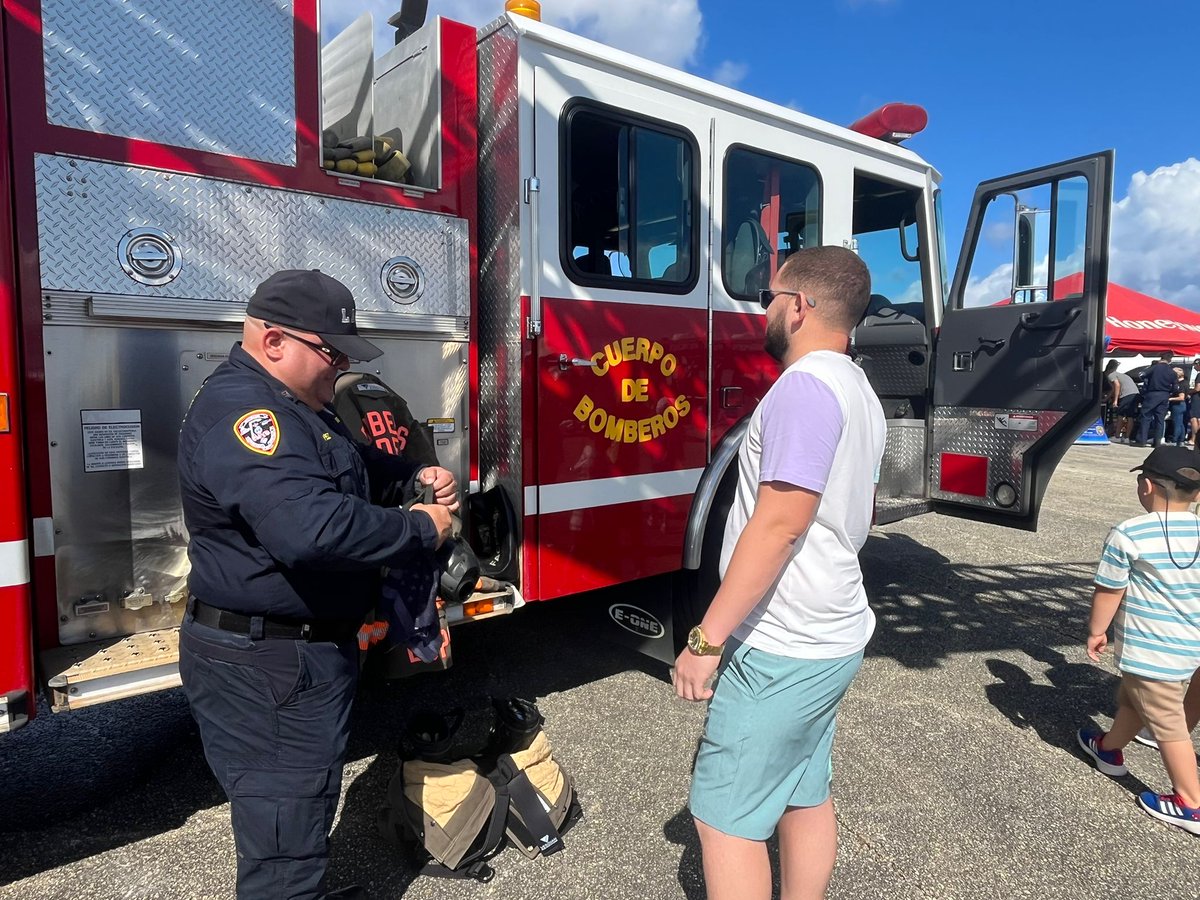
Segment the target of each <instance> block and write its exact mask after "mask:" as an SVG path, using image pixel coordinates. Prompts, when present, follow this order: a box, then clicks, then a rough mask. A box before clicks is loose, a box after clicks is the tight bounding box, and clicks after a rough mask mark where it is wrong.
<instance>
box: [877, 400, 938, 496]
mask: <svg viewBox="0 0 1200 900" xmlns="http://www.w3.org/2000/svg"><path fill="white" fill-rule="evenodd" d="M925 471H926V466H925V421H924V420H923V419H891V420H889V421H888V423H887V438H886V440H885V442H884V445H883V461H882V463H881V464H880V467H879V487H878V490H877V491H876V494H875V498H876V501H880V500H889V499H893V498H899V497H905V498H923V497H924V496H925Z"/></svg>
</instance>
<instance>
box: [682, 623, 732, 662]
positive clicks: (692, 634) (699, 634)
mask: <svg viewBox="0 0 1200 900" xmlns="http://www.w3.org/2000/svg"><path fill="white" fill-rule="evenodd" d="M687 645H688V649H689V650H691V651H692V652H693V653H695V654H696V655H697V656H720V655H721V651H722V650H724V649H725V645H724V644H710V643H709V642H708V640H707V639H706V638H705V637H704V632H703V631H701V630H700V626H699V625H697V626H696V627H695V628H693V629H692V630H691V631H689V632H688V639H687Z"/></svg>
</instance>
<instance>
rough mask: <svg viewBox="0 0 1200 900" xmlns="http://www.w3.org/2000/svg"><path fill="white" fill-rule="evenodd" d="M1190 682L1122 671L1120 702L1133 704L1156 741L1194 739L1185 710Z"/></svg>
mask: <svg viewBox="0 0 1200 900" xmlns="http://www.w3.org/2000/svg"><path fill="white" fill-rule="evenodd" d="M1187 686H1188V683H1187V682H1186V681H1154V680H1152V679H1150V678H1142V677H1141V676H1140V675H1130V674H1129V673H1128V672H1122V673H1121V686H1120V688H1118V689H1117V705H1118V706H1131V707H1133V709H1134V710H1135V711H1136V712H1137V714H1138V715H1139V716H1140V717H1141V719H1142V722H1143V723H1144V724H1145V725H1146V727H1147V728H1149V729H1150V733H1151V734H1152V735H1154V739H1155V740H1156V741H1187V740H1190V739H1191V735H1190V734H1189V733H1188V727H1187V719H1186V717H1185V716H1184V713H1183V695H1184V694H1185V693H1187Z"/></svg>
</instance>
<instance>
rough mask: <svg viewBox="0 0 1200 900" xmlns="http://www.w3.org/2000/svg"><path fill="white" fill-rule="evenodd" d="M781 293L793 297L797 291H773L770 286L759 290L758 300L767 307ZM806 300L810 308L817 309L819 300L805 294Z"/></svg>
mask: <svg viewBox="0 0 1200 900" xmlns="http://www.w3.org/2000/svg"><path fill="white" fill-rule="evenodd" d="M780 294H785V295H788V296H791V297H795V296H796V292H795V291H773V290H771V289H770V288H760V289H759V292H758V302H759V304H761V305H762V308H763V309H767V308H768V307H769V306H770V305H771V304H772V303H774V302H775V298H776V297H778V296H779V295H780ZM804 302H805V303H807V304H808V306H809V309H816V306H817V301H816V300H814V299H813V298H812V297H810V296H808V295H807V294H805V295H804Z"/></svg>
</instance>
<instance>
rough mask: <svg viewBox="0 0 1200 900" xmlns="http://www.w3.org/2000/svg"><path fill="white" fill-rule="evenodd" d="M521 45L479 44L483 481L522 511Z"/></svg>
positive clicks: (508, 35) (493, 39)
mask: <svg viewBox="0 0 1200 900" xmlns="http://www.w3.org/2000/svg"><path fill="white" fill-rule="evenodd" d="M517 49H518V48H517V39H516V35H515V33H514V32H513V31H512V29H511V28H509V27H504V28H499V29H497V30H494V31H491V32H490V33H489V34H488V36H487V37H486V38H484V39H483V40H482V41H480V44H479V251H480V252H479V361H480V362H479V367H480V378H479V380H480V398H479V401H480V402H479V409H480V419H481V421H480V440H479V464H480V479H481V481H482V485H483V487H484V489H488V488H491V487H493V486H495V485H502V486H503V487H504V488H505V490H506V491H507V492H508V494H509V497H510V498H511V499H512V501H513V502H514V503H515V504H516V508H517V511H518V516H520V514H521V512H522V510H523V507H524V497H523V491H522V476H521V453H522V444H521V428H522V422H521V404H520V402H519V398H520V397H521V342H522V339H523V335H522V330H521V321H520V315H521V305H520V292H521V219H520V192H521V191H520V178H521V170H520V150H519V140H518V130H517V58H518V54H517Z"/></svg>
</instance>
